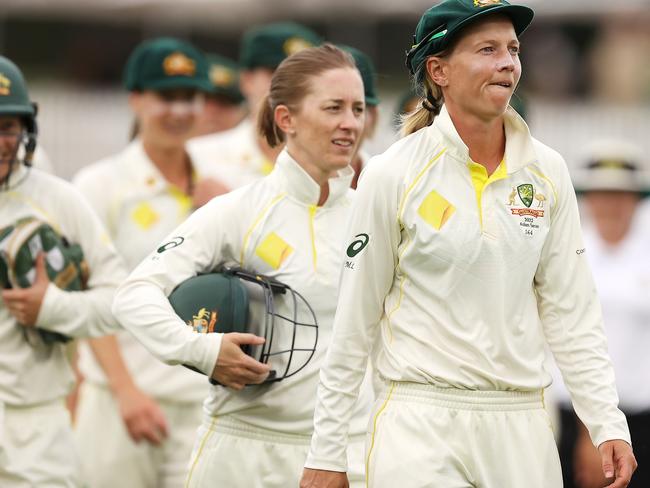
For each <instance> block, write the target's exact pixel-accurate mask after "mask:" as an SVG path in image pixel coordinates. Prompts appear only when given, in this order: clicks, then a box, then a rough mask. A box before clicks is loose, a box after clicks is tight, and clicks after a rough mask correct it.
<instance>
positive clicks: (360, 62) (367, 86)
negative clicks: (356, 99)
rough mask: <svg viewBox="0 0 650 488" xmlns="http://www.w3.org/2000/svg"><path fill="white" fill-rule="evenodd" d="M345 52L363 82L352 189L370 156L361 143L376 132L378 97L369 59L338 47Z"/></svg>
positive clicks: (372, 64)
mask: <svg viewBox="0 0 650 488" xmlns="http://www.w3.org/2000/svg"><path fill="white" fill-rule="evenodd" d="M340 47H341V48H342V49H344V50H345V51H347V52H349V53H350V54H352V57H353V58H354V62H355V64H356V65H357V69H358V70H359V73H361V79H362V80H363V92H364V97H365V101H366V120H365V122H364V126H363V134H362V137H361V141H360V142H359V146H358V149H357V153H356V154H355V156H354V159H353V160H352V163H351V164H352V169H353V170H354V178H353V179H352V184H351V186H352V188H356V187H357V182H358V181H359V175H360V174H361V171H363V168H364V167H365V166H366V163H367V162H368V160H369V159H370V155H369V154H368V153H366V152H365V151H364V150H363V142H364V141H365V140H367V139H372V137H373V136H374V135H375V131H376V130H377V123H378V122H379V107H378V106H379V102H380V100H379V96H378V95H377V88H376V78H377V71H376V70H375V65H374V63H373V62H372V59H370V56H368V55H367V54H365V53H364V52H362V51H360V50H359V49H357V48H355V47H352V46H340Z"/></svg>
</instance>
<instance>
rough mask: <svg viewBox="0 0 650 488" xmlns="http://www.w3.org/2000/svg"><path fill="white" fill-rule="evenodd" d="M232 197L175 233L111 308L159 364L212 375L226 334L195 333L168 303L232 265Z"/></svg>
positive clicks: (235, 234)
mask: <svg viewBox="0 0 650 488" xmlns="http://www.w3.org/2000/svg"><path fill="white" fill-rule="evenodd" d="M233 195H234V194H232V193H231V194H228V195H225V196H223V197H220V198H217V199H215V200H213V201H211V202H210V203H208V204H207V205H205V206H204V207H202V208H201V209H199V210H197V211H196V212H194V213H193V214H192V215H191V216H190V217H189V218H188V219H187V220H186V221H185V222H184V223H183V224H181V225H180V226H179V227H178V228H177V229H176V230H174V231H173V232H172V233H171V234H170V235H169V237H168V238H167V239H166V241H165V242H163V243H161V245H160V246H159V247H158V248H157V249H156V250H154V251H153V252H152V253H151V254H150V256H149V257H147V258H145V260H144V261H143V262H142V263H140V265H138V267H136V269H135V270H133V272H132V273H131V275H130V276H129V277H128V279H127V280H126V281H125V282H124V283H123V284H122V285H121V286H120V288H119V289H118V291H117V293H116V297H115V301H114V304H113V313H114V314H115V316H116V317H117V318H118V320H119V321H120V323H121V324H122V325H123V326H124V327H125V328H126V329H127V330H129V331H130V332H131V333H132V334H133V335H134V336H135V337H136V339H138V340H139V341H140V342H141V343H142V344H143V345H144V346H145V347H146V348H147V349H148V350H149V351H150V352H151V353H152V354H153V355H155V356H156V357H157V358H158V359H160V360H161V361H164V362H166V363H168V364H186V365H189V366H193V367H195V368H197V369H198V370H200V371H202V372H203V373H205V374H206V375H210V374H211V373H212V370H213V369H214V365H215V363H216V360H217V357H218V354H219V349H220V347H221V338H222V334H217V333H215V334H197V333H195V332H193V331H192V329H191V328H190V327H187V325H186V324H185V323H184V322H183V321H182V320H181V319H180V318H179V317H178V316H177V315H176V314H175V312H174V310H173V309H172V307H171V305H170V304H169V301H168V299H167V297H168V296H169V294H170V293H171V292H172V291H173V289H174V288H175V287H176V286H177V285H178V284H180V283H181V282H183V281H185V280H186V279H188V278H191V277H193V276H195V275H197V274H198V273H205V272H211V271H214V270H215V269H217V268H218V267H219V265H220V264H222V263H226V262H230V263H232V262H233V258H232V256H234V255H235V254H234V248H235V246H237V245H238V243H240V242H241V232H240V231H239V225H238V222H237V216H238V213H237V212H235V209H236V208H238V206H237V205H236V204H234V205H233V204H232V203H233ZM239 216H240V217H241V209H240V210H239ZM226 229H227V230H226Z"/></svg>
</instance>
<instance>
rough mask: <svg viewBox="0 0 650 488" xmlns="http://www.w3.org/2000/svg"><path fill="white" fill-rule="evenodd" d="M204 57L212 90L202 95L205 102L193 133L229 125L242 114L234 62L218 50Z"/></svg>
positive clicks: (242, 105) (244, 106) (221, 128)
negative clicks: (220, 54) (217, 52)
mask: <svg viewBox="0 0 650 488" xmlns="http://www.w3.org/2000/svg"><path fill="white" fill-rule="evenodd" d="M206 58H207V60H208V76H209V77H210V82H212V87H213V90H212V92H211V93H207V94H206V95H205V105H204V107H203V111H202V112H201V114H200V115H199V117H198V120H197V123H196V130H195V135H196V136H197V137H198V136H204V135H208V134H216V133H217V132H223V131H225V130H228V129H232V128H233V127H235V126H237V125H239V123H240V122H242V121H243V120H244V117H246V105H245V104H244V96H243V95H242V93H241V91H240V90H239V66H238V65H237V63H235V62H234V61H232V60H230V59H228V58H226V57H224V56H219V55H218V54H207V55H206Z"/></svg>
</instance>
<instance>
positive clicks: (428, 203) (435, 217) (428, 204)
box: [418, 190, 456, 230]
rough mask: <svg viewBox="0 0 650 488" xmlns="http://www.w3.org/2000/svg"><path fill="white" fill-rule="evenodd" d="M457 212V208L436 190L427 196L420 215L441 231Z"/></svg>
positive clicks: (419, 210)
mask: <svg viewBox="0 0 650 488" xmlns="http://www.w3.org/2000/svg"><path fill="white" fill-rule="evenodd" d="M455 211H456V207H454V206H453V205H452V204H451V203H449V202H448V201H447V200H446V199H445V197H443V196H442V195H440V194H439V193H438V192H437V191H435V190H434V191H432V192H431V193H429V194H428V195H427V197H426V198H425V199H424V201H423V202H422V204H421V205H420V208H418V215H420V217H422V219H423V220H424V221H425V222H426V223H427V224H429V225H430V226H432V227H433V228H434V229H437V230H440V229H441V228H442V226H443V225H445V224H446V223H447V221H448V220H449V218H450V217H451V216H452V215H453V214H454V212H455Z"/></svg>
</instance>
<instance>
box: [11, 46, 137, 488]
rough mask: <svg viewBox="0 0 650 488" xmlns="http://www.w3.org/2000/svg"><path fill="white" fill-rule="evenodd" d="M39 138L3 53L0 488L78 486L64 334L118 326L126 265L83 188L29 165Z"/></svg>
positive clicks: (16, 74)
mask: <svg viewBox="0 0 650 488" xmlns="http://www.w3.org/2000/svg"><path fill="white" fill-rule="evenodd" d="M37 139H38V138H37V130H36V108H35V105H34V104H33V103H32V101H31V100H30V98H29V94H28V92H27V86H26V84H25V80H24V78H23V75H22V73H21V72H20V70H19V69H18V67H17V66H16V65H15V64H14V63H13V62H11V61H10V60H9V59H7V58H5V57H3V56H0V289H2V290H1V293H0V486H3V487H14V486H16V487H17V486H61V487H78V486H82V485H83V482H84V480H83V479H82V474H81V470H80V466H79V456H78V453H77V449H76V447H75V443H74V440H73V436H72V429H71V425H70V415H69V413H68V411H67V410H66V408H65V397H66V395H67V394H68V393H69V392H70V390H71V387H72V385H73V381H74V377H73V374H72V371H71V369H70V365H69V363H68V359H67V354H66V347H65V342H64V341H63V340H62V339H65V338H80V337H88V336H91V335H92V336H99V335H102V334H106V333H111V332H113V331H115V330H116V329H117V327H116V322H115V320H114V319H113V316H112V315H111V311H110V306H111V302H112V300H113V292H114V290H115V288H116V287H117V285H118V284H119V283H120V281H121V280H123V279H124V277H125V270H124V267H123V264H122V262H121V260H120V258H119V257H118V255H117V252H116V251H115V248H114V247H113V246H112V244H110V241H109V239H107V237H106V232H105V230H104V228H103V226H102V225H101V223H100V221H99V219H97V217H96V216H95V214H94V213H93V211H92V210H91V209H90V207H89V206H88V205H87V204H86V202H85V200H84V198H83V197H82V196H81V194H79V192H78V191H77V190H76V189H75V188H74V187H73V186H72V185H70V184H69V183H67V182H65V181H63V180H61V179H59V178H57V177H54V176H52V175H49V174H46V173H44V172H42V171H40V170H38V169H33V168H30V167H29V163H30V161H31V158H32V156H33V154H34V151H35V149H36V145H37ZM73 249H74V250H73ZM73 254H74V255H73ZM82 263H84V264H83V266H82Z"/></svg>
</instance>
